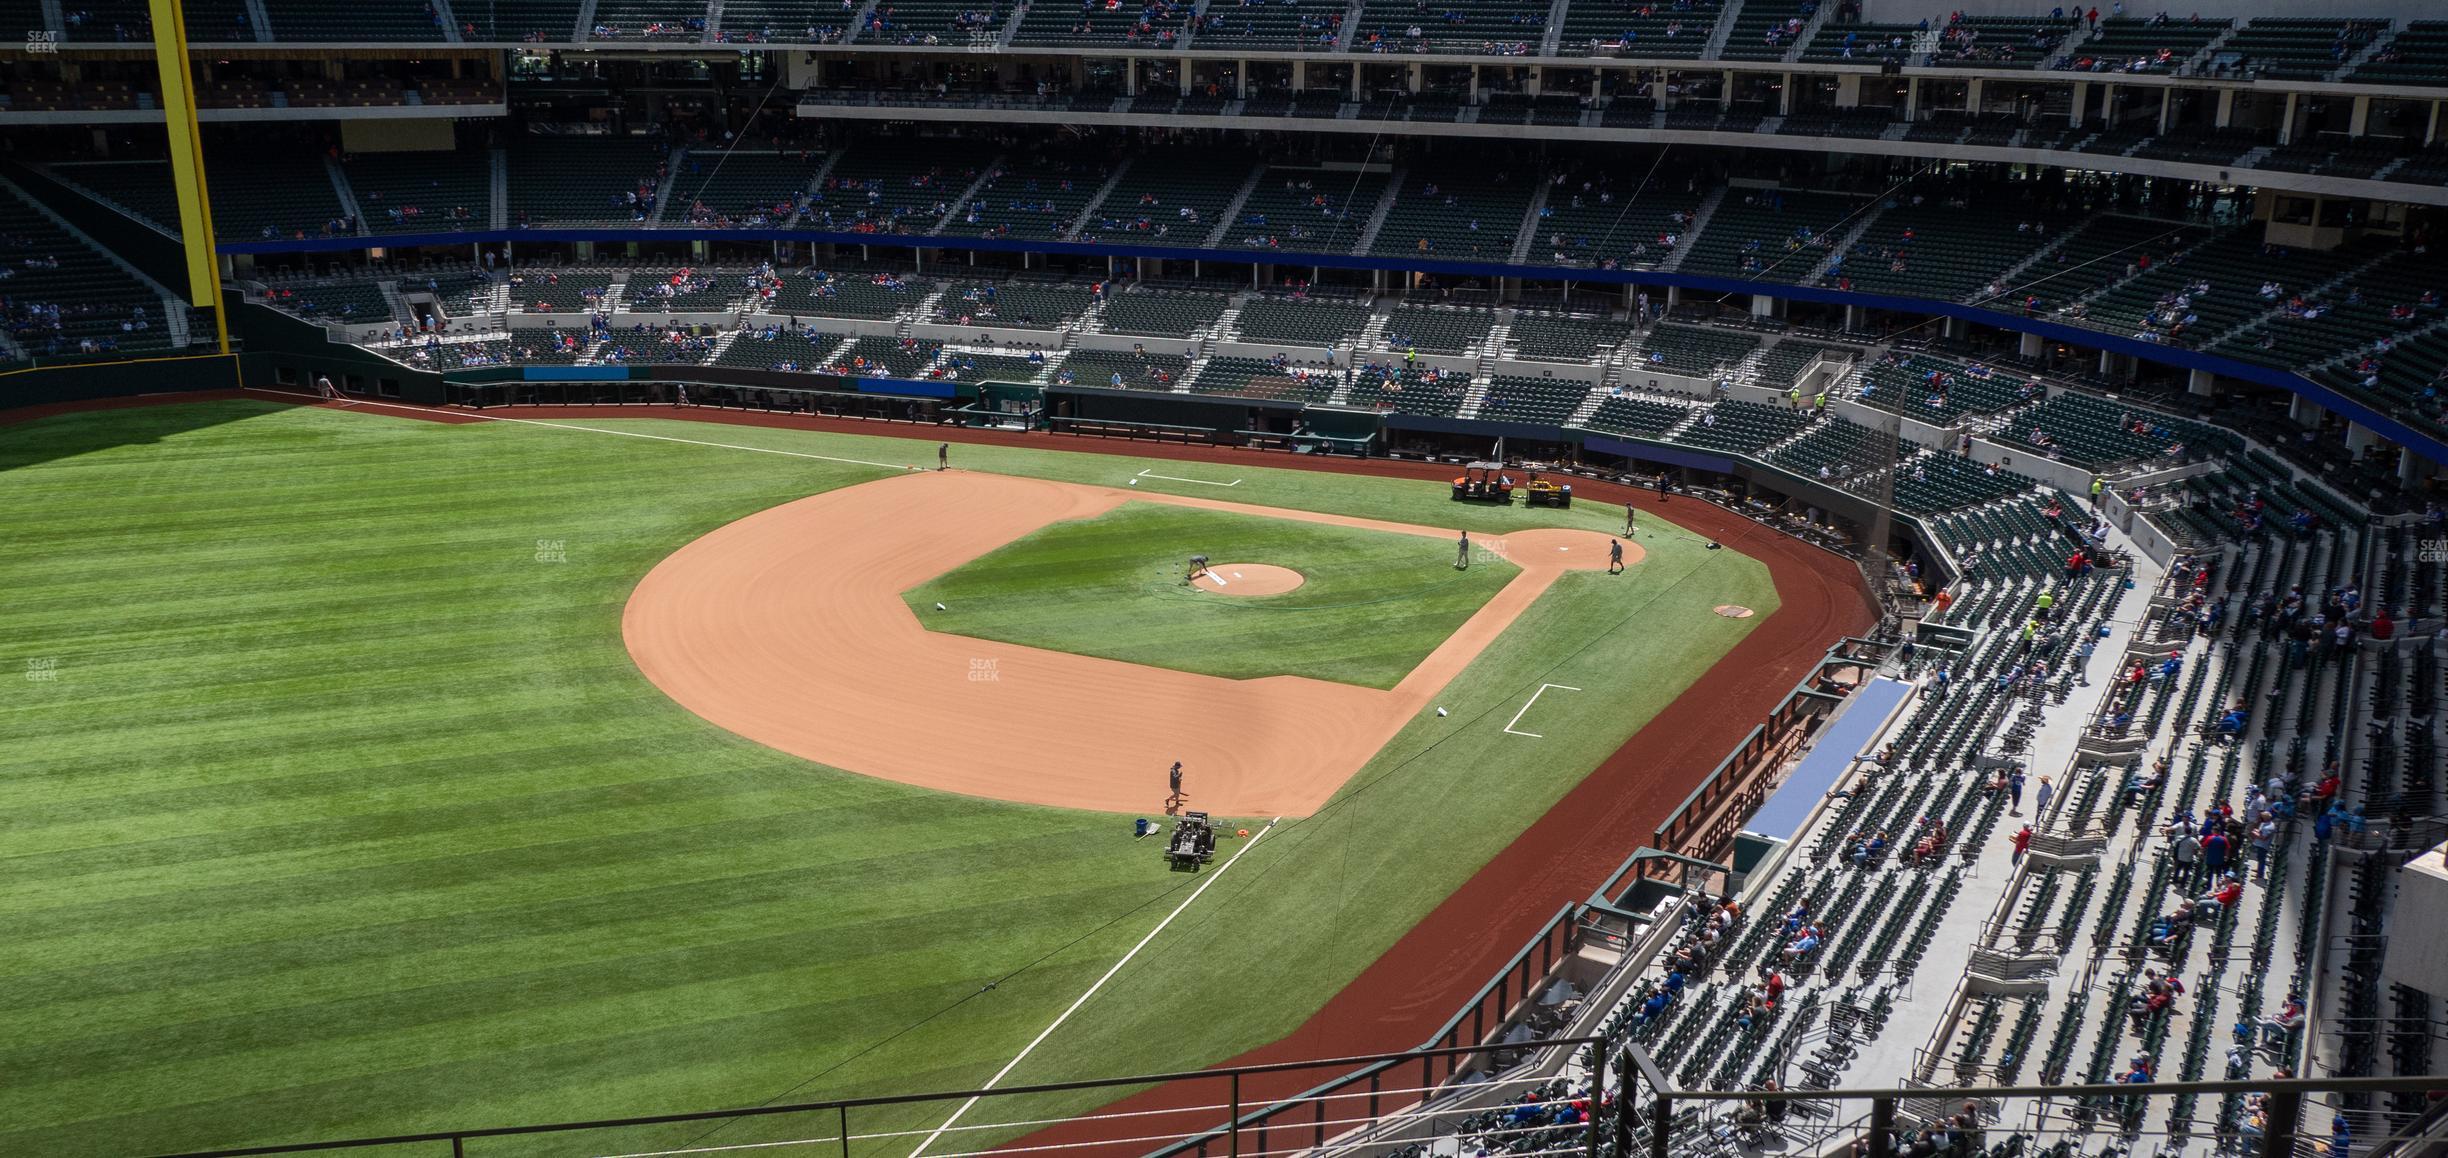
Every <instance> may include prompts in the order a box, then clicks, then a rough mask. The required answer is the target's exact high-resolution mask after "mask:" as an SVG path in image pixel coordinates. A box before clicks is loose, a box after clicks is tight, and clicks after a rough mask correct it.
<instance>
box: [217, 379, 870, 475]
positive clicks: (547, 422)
mask: <svg viewBox="0 0 2448 1158" xmlns="http://www.w3.org/2000/svg"><path fill="white" fill-rule="evenodd" d="M248 389H249V390H254V391H257V392H259V393H264V394H289V393H292V392H291V391H287V390H265V389H263V388H262V387H260V386H250V387H248ZM299 397H305V395H299ZM355 404H356V405H360V406H379V407H382V408H383V409H386V410H405V411H408V412H410V413H412V414H434V413H437V411H436V410H435V408H433V407H431V406H403V405H400V404H398V403H395V402H374V401H369V400H366V399H357V400H356V401H355ZM439 413H444V414H451V415H455V416H457V417H462V418H481V419H483V420H485V421H487V422H515V423H519V424H521V425H524V426H543V427H549V428H551V429H553V430H583V431H586V432H587V433H589V434H617V435H619V436H621V437H622V438H643V439H647V440H649V441H653V442H678V443H685V444H687V445H689V446H710V447H713V448H715V449H717V450H745V451H749V452H751V453H754V454H779V455H783V456H785V457H789V458H812V459H815V460H817V461H818V462H841V463H848V464H850V465H852V466H872V467H879V468H881V469H884V470H897V471H908V470H916V469H918V468H917V466H916V464H913V463H906V462H871V461H869V460H867V459H863V458H838V457H836V456H834V455H830V454H810V453H808V452H807V451H804V450H777V449H775V448H773V447H770V446H743V445H741V444H739V443H736V442H708V441H706V440H705V439H701V438H678V437H674V436H672V435H669V434H647V433H645V432H644V431H639V430H613V429H610V428H608V427H602V426H580V425H578V424H577V423H574V422H555V421H553V420H551V419H548V418H511V417H508V416H506V415H500V414H485V413H482V412H479V411H474V410H447V411H439ZM640 417H650V416H646V415H641V416H640Z"/></svg>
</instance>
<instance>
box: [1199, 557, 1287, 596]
mask: <svg viewBox="0 0 2448 1158" xmlns="http://www.w3.org/2000/svg"><path fill="white" fill-rule="evenodd" d="M1306 582H1308V580H1307V579H1305V578H1303V577H1302V576H1301V573H1300V572H1298V571H1295V570H1293V569H1291V568H1290V567H1277V566H1275V565H1273V564H1271V563H1218V564H1216V565H1215V566H1213V567H1209V568H1208V569H1207V570H1206V572H1205V573H1203V574H1201V575H1200V576H1199V577H1198V578H1196V579H1193V580H1191V581H1190V585H1191V586H1192V587H1196V588H1198V589H1199V590H1201V591H1205V592H1207V593H1208V594H1211V595H1243V596H1248V595H1281V594H1283V593H1284V592H1286V591H1290V590H1293V589H1294V588H1297V587H1299V586H1300V585H1301V584H1303V583H1306Z"/></svg>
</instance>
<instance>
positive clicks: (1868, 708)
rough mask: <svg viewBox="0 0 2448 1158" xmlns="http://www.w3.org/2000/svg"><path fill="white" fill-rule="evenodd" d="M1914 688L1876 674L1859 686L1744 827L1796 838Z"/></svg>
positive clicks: (1784, 837)
mask: <svg viewBox="0 0 2448 1158" xmlns="http://www.w3.org/2000/svg"><path fill="white" fill-rule="evenodd" d="M1911 690H1912V685H1910V684H1907V683H1904V682H1902V681H1900V680H1891V679H1874V680H1871V681H1870V682H1869V683H1867V684H1864V685H1862V686H1861V687H1860V688H1858V689H1856V690H1855V691H1854V693H1853V694H1852V696H1850V697H1849V698H1847V699H1846V701H1845V706H1844V708H1843V710H1841V711H1839V712H1838V713H1837V714H1836V718H1835V719H1834V720H1831V721H1829V722H1828V726H1827V727H1825V728H1822V729H1820V730H1819V740H1818V742H1817V743H1816V744H1813V745H1812V746H1811V750H1810V755H1808V756H1804V757H1802V763H1801V766H1800V767H1797V768H1795V769H1794V774H1793V778H1792V779H1790V780H1787V781H1786V782H1785V786H1784V787H1782V788H1779V789H1777V790H1776V795H1774V796H1771V797H1769V798H1768V802H1767V803H1766V804H1762V805H1760V810H1759V812H1758V813H1756V814H1754V815H1753V816H1752V817H1751V822H1750V823H1749V824H1746V825H1744V826H1743V831H1745V832H1755V833H1758V834H1759V835H1761V836H1773V837H1775V838H1777V839H1778V840H1792V839H1793V838H1794V834H1795V833H1797V832H1800V831H1801V830H1802V822H1803V821H1804V820H1806V819H1809V817H1810V814H1811V809H1813V808H1817V807H1818V806H1819V801H1820V799H1821V798H1823V797H1825V796H1826V795H1827V794H1828V789H1830V788H1834V787H1835V786H1836V781H1837V779H1838V778H1840V777H1842V776H1843V775H1844V772H1845V769H1847V768H1850V767H1852V766H1853V757H1854V756H1856V755H1859V754H1860V753H1861V750H1862V745H1864V744H1867V743H1869V742H1870V737H1872V736H1874V735H1877V734H1878V728H1879V725H1880V724H1882V723H1885V722H1886V720H1887V715H1888V713H1890V712H1893V711H1895V706H1896V705H1897V704H1900V703H1903V702H1904V694H1905V693H1906V692H1909V691H1911Z"/></svg>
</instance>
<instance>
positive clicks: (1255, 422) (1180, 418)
mask: <svg viewBox="0 0 2448 1158" xmlns="http://www.w3.org/2000/svg"><path fill="white" fill-rule="evenodd" d="M1302 410H1303V408H1302V406H1301V404H1299V403H1297V402H1272V401H1267V400H1264V399H1256V398H1234V397H1225V396H1220V395H1184V394H1151V393H1147V392H1145V391H1139V390H1113V389H1105V388H1099V387H1095V386H1048V387H1046V388H1045V420H1046V425H1047V427H1048V428H1049V429H1052V430H1054V431H1056V432H1059V433H1065V434H1080V435H1089V436H1093V437H1100V438H1148V439H1154V440H1157V441H1163V442H1196V443H1219V444H1232V443H1238V442H1240V441H1241V439H1242V437H1243V436H1242V435H1241V434H1240V433H1239V432H1242V431H1252V432H1258V433H1262V434H1290V433H1292V432H1293V431H1294V430H1295V429H1298V428H1302V427H1303V425H1304V424H1303V421H1302V418H1303V415H1302Z"/></svg>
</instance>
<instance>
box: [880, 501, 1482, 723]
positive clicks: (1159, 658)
mask: <svg viewBox="0 0 2448 1158" xmlns="http://www.w3.org/2000/svg"><path fill="white" fill-rule="evenodd" d="M1194 554H1204V555H1206V556H1207V557H1208V558H1210V559H1213V560H1215V561H1216V562H1217V563H1219V564H1221V563H1226V562H1234V563H1272V564H1275V565H1276V566H1279V567H1290V568H1291V569H1293V570H1295V571H1298V572H1300V573H1301V575H1302V577H1303V582H1302V583H1301V585H1300V586H1299V587H1298V588H1296V589H1294V590H1292V591H1288V592H1285V593H1283V594H1281V595H1270V596H1264V597H1260V598H1251V599H1243V598H1227V597H1224V596H1219V595H1215V594H1211V593H1206V592H1201V591H1198V590H1196V589H1194V588H1192V587H1191V586H1190V585H1189V584H1188V583H1186V582H1185V581H1184V576H1186V575H1187V574H1188V569H1187V568H1186V566H1185V565H1184V563H1185V560H1187V559H1189V557H1190V556H1192V555H1194ZM1453 554H1454V552H1453V547H1452V545H1451V544H1449V543H1445V542H1443V541H1440V540H1433V539H1424V538H1421V537H1419V536H1416V535H1403V534H1396V533H1394V532H1390V531H1364V530H1357V529H1354V528H1351V527H1336V526H1328V525H1325V524H1321V523H1302V522H1294V521H1291V520H1288V519H1269V518H1262V517H1258V516H1252V515H1242V514H1235V513H1232V512H1228V511H1211V510H1201V509H1198V508H1195V507H1175V506H1165V505H1160V504H1157V503H1126V504H1124V505H1122V506H1120V507H1117V508H1115V509H1114V510H1112V511H1109V512H1107V513H1105V514H1103V515H1100V516H1098V517H1096V518H1093V519H1080V520H1076V521H1073V522H1068V523H1056V524H1054V525H1053V526H1050V527H1047V528H1045V529H1043V530H1040V531H1037V532H1035V533H1034V534H1031V535H1028V536H1026V537H1023V538H1021V539H1018V540H1016V541H1014V542H1012V543H1010V544H1008V545H1006V546H1003V547H1000V548H997V549H996V550H994V551H990V552H988V553H987V554H986V555H985V556H983V557H982V558H979V559H976V560H973V561H971V562H970V563H969V564H968V565H966V566H963V567H961V568H959V569H958V570H955V571H952V572H950V573H948V574H945V575H943V576H941V577H939V578H937V579H935V580H934V581H933V582H930V583H928V584H926V585H924V586H922V587H917V588H914V589H912V590H910V591H908V592H905V593H904V594H903V598H904V599H905V600H907V601H908V603H909V605H910V609H911V610H912V611H914V612H916V613H917V614H918V617H919V620H920V621H921V622H923V623H925V624H926V625H927V627H928V628H929V629H930V630H934V631H942V632H948V633H951V634H955V635H974V636H978V637H981V638H984V639H995V640H1001V641H1003V642H1005V643H1017V644H1024V645H1027V646H1029V647H1043V648H1050V649H1053V650H1055V651H1068V652H1076V653H1078V654H1081V655H1094V656H1102V657H1104V658H1106V659H1118V660H1123V661H1126V662H1129V663H1138V664H1147V665H1150V666H1153V667H1166V668H1174V669H1177V670H1180V671H1191V672H1199V673H1202V674H1205V675H1216V676H1223V677H1226V678H1228V679H1251V678H1255V677H1258V676H1271V675H1297V676H1308V677H1310V678H1311V679H1321V680H1334V681H1337V682H1341V683H1349V684H1359V685H1362V686H1364V687H1372V688H1390V687H1393V686H1394V685H1395V684H1397V683H1400V682H1402V678H1403V676H1404V675H1406V674H1408V673H1409V672H1410V671H1411V669H1412V668H1414V667H1417V666H1419V662H1420V661H1421V660H1422V659H1425V658H1427V656H1428V653H1429V652H1431V651H1434V650H1436V647H1437V645H1438V644H1440V643H1442V642H1444V641H1445V637H1446V636H1449V635H1452V634H1453V633H1454V629H1455V628H1458V627H1460V626H1462V624H1463V622H1464V621H1465V620H1468V619H1469V618H1470V617H1471V614H1472V613H1473V612H1475V611H1477V610H1479V607H1480V605H1481V604H1483V603H1486V602H1487V601H1488V599H1489V597H1491V596H1493V595H1495V594H1496V592H1497V591H1498V590H1499V589H1501V588H1502V587H1503V586H1504V585H1505V584H1506V583H1508V582H1511V581H1512V579H1513V576H1515V575H1517V574H1519V573H1520V571H1519V569H1518V568H1516V567H1514V566H1513V565H1512V564H1511V563H1507V562H1505V561H1504V560H1502V559H1497V558H1494V557H1492V556H1491V557H1485V558H1483V559H1481V560H1480V562H1479V564H1478V565H1477V566H1474V567H1471V568H1469V569H1467V570H1456V569H1455V568H1454V563H1453ZM939 603H940V604H942V605H943V606H944V608H945V610H942V611H937V610H935V606H936V605H937V604H939Z"/></svg>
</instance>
